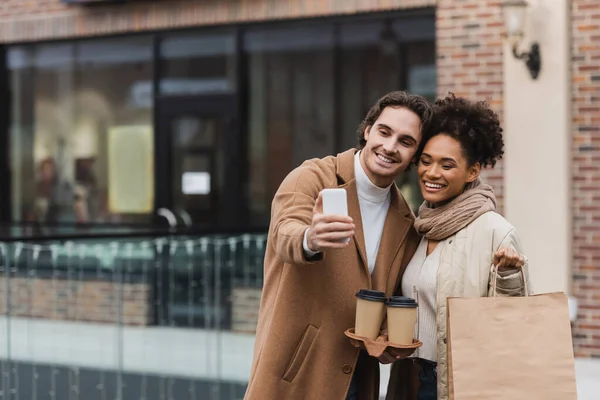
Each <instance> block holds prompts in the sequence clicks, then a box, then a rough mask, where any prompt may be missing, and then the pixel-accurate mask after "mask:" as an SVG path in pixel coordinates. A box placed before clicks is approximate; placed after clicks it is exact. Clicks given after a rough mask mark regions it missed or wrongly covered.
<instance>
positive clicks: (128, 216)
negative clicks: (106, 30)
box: [9, 37, 154, 223]
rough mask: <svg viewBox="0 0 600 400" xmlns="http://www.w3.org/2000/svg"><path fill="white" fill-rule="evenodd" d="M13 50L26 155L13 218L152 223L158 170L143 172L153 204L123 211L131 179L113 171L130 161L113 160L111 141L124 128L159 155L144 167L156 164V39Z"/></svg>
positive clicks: (17, 124)
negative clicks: (122, 195) (119, 191)
mask: <svg viewBox="0 0 600 400" xmlns="http://www.w3.org/2000/svg"><path fill="white" fill-rule="evenodd" d="M9 52H10V56H9V58H10V59H11V62H10V63H9V64H10V66H11V79H12V85H13V88H14V89H16V90H15V92H14V93H15V102H14V106H13V116H14V118H13V126H12V134H13V139H12V154H13V155H21V157H20V158H16V157H15V158H13V164H12V174H13V182H14V184H13V196H14V198H13V210H12V211H13V219H15V220H21V219H26V220H34V221H38V222H42V223H73V222H81V223H89V222H136V221H147V220H148V218H149V217H150V216H151V215H152V209H153V201H154V199H153V192H152V189H151V187H152V185H153V181H152V180H153V175H152V174H150V175H148V174H145V175H144V176H145V177H146V178H145V179H149V180H150V181H151V182H150V183H148V184H147V185H145V186H144V187H145V188H147V190H146V191H145V193H146V198H145V199H144V201H143V203H144V204H143V205H142V204H141V203H140V205H139V206H137V207H134V208H131V207H129V208H127V209H124V208H123V207H122V205H119V204H118V203H119V201H120V200H119V199H118V198H115V194H116V192H115V191H114V190H112V191H111V188H113V189H114V188H116V187H122V185H123V182H116V180H115V179H116V178H114V177H116V176H119V174H115V173H114V171H112V172H113V173H110V172H111V168H113V169H114V167H115V166H117V165H122V161H123V160H121V159H118V158H117V159H115V158H114V157H113V158H112V159H111V156H110V154H109V150H108V149H109V148H110V146H111V145H113V146H114V145H115V143H110V141H111V140H112V141H115V140H118V138H119V134H121V133H119V134H117V132H127V133H122V134H128V135H129V134H132V135H136V140H141V141H143V142H144V143H145V145H144V147H143V148H144V149H146V152H148V151H150V156H149V157H150V158H148V157H146V156H147V155H146V156H145V157H143V159H144V160H145V162H147V163H148V164H149V165H147V166H145V168H144V169H145V170H148V169H150V170H152V169H153V161H152V157H153V151H152V145H153V134H152V104H153V102H152V93H151V90H149V89H150V88H151V87H152V85H151V81H152V45H151V40H150V38H145V37H136V38H128V39H114V40H94V41H82V42H78V43H72V44H58V45H55V44H52V45H45V44H44V45H35V46H28V47H21V48H13V49H10V51H9ZM24 77H29V82H26V81H25V79H24ZM148 146H150V147H148ZM139 148H140V149H141V148H142V147H139ZM115 157H121V158H122V157H123V153H121V155H115ZM111 176H113V178H112V181H111V178H110V177H111ZM121 178H122V177H121ZM148 196H150V197H149V198H148Z"/></svg>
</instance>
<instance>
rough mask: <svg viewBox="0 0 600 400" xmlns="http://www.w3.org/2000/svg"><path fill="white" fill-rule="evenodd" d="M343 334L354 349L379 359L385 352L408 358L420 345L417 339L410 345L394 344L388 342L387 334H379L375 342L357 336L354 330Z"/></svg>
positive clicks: (348, 330)
mask: <svg viewBox="0 0 600 400" xmlns="http://www.w3.org/2000/svg"><path fill="white" fill-rule="evenodd" d="M344 334H345V335H346V336H347V337H348V338H349V339H350V343H351V344H352V346H354V347H358V348H360V349H363V350H366V351H367V353H369V355H370V356H371V357H375V358H378V357H381V355H382V354H383V353H385V352H386V351H387V352H388V353H389V354H390V355H391V356H393V357H408V356H410V355H411V354H412V353H414V352H415V350H416V349H418V348H419V347H421V346H422V345H423V343H421V342H420V341H419V340H417V339H413V342H412V344H409V345H405V344H394V343H392V342H388V335H387V332H385V331H384V332H380V334H379V337H378V338H377V339H375V340H371V339H369V338H366V337H363V336H358V335H355V334H354V328H350V329H347V330H346V332H344Z"/></svg>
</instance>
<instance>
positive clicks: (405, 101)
mask: <svg viewBox="0 0 600 400" xmlns="http://www.w3.org/2000/svg"><path fill="white" fill-rule="evenodd" d="M387 107H392V108H402V107H404V108H407V109H409V110H410V111H412V112H414V113H415V114H417V116H418V117H419V119H420V120H421V132H425V131H426V130H427V129H428V127H429V124H430V123H431V119H432V117H433V107H432V105H431V104H430V103H429V102H428V101H427V99H426V98H425V97H423V96H419V95H416V94H410V93H406V92H403V91H395V92H390V93H388V94H386V95H385V96H383V97H382V98H380V99H379V100H377V103H375V104H373V106H372V107H371V109H370V110H369V112H368V113H367V116H366V117H365V119H363V121H362V122H361V123H360V125H358V130H357V131H356V135H357V136H358V145H357V148H358V149H359V150H361V149H363V148H364V147H365V145H366V144H367V140H366V139H365V130H366V129H367V127H371V126H373V124H375V121H377V118H379V116H380V115H381V113H382V112H383V110H384V109H386V108H387Z"/></svg>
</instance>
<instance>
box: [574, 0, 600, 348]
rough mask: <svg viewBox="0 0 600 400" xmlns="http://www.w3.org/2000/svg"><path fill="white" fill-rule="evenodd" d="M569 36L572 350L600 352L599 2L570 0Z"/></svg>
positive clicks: (595, 0) (594, 0) (593, 0)
mask: <svg viewBox="0 0 600 400" xmlns="http://www.w3.org/2000/svg"><path fill="white" fill-rule="evenodd" d="M572 40H573V44H572V91H573V102H572V118H573V124H572V126H573V145H572V155H573V158H572V163H573V164H572V171H573V187H572V196H573V197H572V202H573V289H574V294H575V296H576V297H577V298H578V299H579V302H580V307H579V319H578V321H577V323H576V324H575V329H574V335H575V351H576V354H577V355H578V356H596V357H600V205H599V204H600V2H598V1H597V0H574V1H573V2H572Z"/></svg>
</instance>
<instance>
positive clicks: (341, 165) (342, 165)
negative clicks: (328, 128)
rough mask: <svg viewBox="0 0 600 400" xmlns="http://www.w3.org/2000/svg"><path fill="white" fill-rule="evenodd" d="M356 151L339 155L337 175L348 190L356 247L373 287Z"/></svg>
mask: <svg viewBox="0 0 600 400" xmlns="http://www.w3.org/2000/svg"><path fill="white" fill-rule="evenodd" d="M355 154H356V150H355V149H351V150H348V151H345V152H343V153H340V154H338V157H337V163H338V164H337V175H338V180H339V183H340V186H339V187H340V188H344V189H346V194H347V198H348V214H349V215H350V217H352V220H353V222H354V226H355V229H354V237H353V241H354V245H355V246H356V251H357V252H358V254H359V256H360V260H361V262H362V269H363V272H364V273H365V274H366V277H367V278H368V282H369V286H368V287H371V274H369V264H368V263H367V250H366V245H365V234H364V230H363V225H362V216H361V214H360V203H359V202H358V192H357V188H356V177H355V175H354V155H355Z"/></svg>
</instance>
